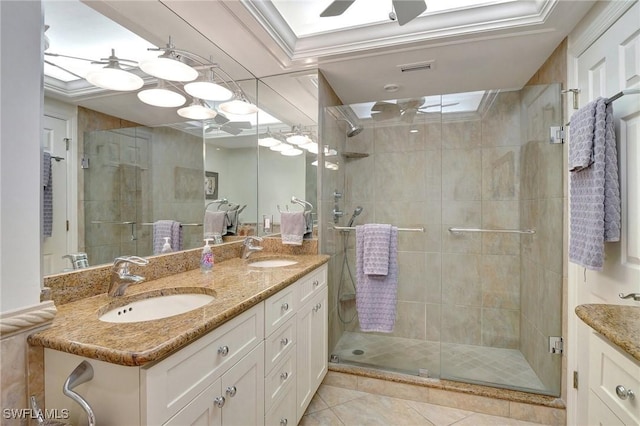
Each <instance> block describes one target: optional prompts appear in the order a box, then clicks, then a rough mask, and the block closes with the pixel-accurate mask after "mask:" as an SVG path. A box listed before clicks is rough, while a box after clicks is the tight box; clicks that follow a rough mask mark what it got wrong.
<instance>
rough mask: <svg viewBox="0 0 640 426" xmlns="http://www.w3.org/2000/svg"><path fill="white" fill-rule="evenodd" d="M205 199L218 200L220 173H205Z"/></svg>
mask: <svg viewBox="0 0 640 426" xmlns="http://www.w3.org/2000/svg"><path fill="white" fill-rule="evenodd" d="M204 197H205V199H207V200H217V199H218V172H207V171H205V172H204Z"/></svg>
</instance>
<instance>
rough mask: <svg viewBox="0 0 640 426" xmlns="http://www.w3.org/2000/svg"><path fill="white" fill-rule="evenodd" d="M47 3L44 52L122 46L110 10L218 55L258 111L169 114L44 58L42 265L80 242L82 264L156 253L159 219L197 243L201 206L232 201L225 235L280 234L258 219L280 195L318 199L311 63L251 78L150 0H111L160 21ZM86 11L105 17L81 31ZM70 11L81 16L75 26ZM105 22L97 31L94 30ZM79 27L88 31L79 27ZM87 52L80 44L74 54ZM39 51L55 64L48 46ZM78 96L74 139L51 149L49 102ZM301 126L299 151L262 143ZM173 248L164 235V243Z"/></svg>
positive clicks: (130, 26) (150, 39)
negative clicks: (96, 43) (48, 215)
mask: <svg viewBox="0 0 640 426" xmlns="http://www.w3.org/2000/svg"><path fill="white" fill-rule="evenodd" d="M43 3H44V9H45V24H46V25H48V26H49V28H48V29H47V31H46V33H45V34H46V35H47V38H48V43H49V48H48V50H47V51H48V52H55V53H59V54H65V55H73V52H75V50H74V44H76V43H77V42H78V41H79V40H87V41H88V42H89V41H90V39H91V38H94V37H95V38H96V39H101V41H102V47H100V48H99V49H103V48H106V47H105V46H111V47H113V46H114V45H115V46H116V52H118V49H119V46H123V49H124V45H123V42H122V41H121V40H120V39H118V38H117V37H116V38H113V39H109V37H111V36H113V33H112V31H113V29H106V28H107V27H108V25H107V23H108V24H109V25H111V24H115V22H114V21H115V20H117V21H118V23H117V24H115V25H116V26H117V27H120V29H119V30H122V29H123V30H124V31H125V32H131V33H133V34H134V35H136V34H140V35H143V36H144V39H143V42H146V43H147V44H148V45H149V46H162V45H164V44H166V39H167V38H168V37H169V35H172V36H173V37H174V41H175V43H176V45H177V44H178V43H180V47H181V48H183V49H186V50H189V51H193V52H196V53H197V54H199V55H201V56H203V57H210V56H212V57H215V60H216V62H217V63H219V64H220V66H221V67H224V68H225V71H226V72H228V73H229V74H230V75H232V76H233V79H234V80H233V82H234V83H233V84H237V85H238V86H239V87H240V88H241V90H242V91H243V92H244V94H245V95H246V97H247V98H248V99H249V100H250V101H251V102H253V103H254V104H255V105H257V106H258V107H259V111H258V112H257V113H253V114H248V115H241V116H240V115H238V116H235V115H232V114H227V113H225V114H224V119H223V120H220V117H218V120H216V119H215V118H213V119H207V120H189V119H184V118H182V117H180V116H178V115H177V114H176V111H177V109H178V108H157V107H151V106H148V105H146V104H143V103H141V102H140V101H139V100H138V99H137V96H136V92H105V91H102V90H95V89H96V88H95V87H92V86H91V85H89V84H88V83H87V82H86V81H84V80H83V79H80V78H78V75H79V76H82V75H84V74H83V73H86V72H87V71H86V70H83V69H79V68H74V65H70V62H67V63H64V64H63V65H60V66H56V65H49V64H47V65H46V66H45V74H46V76H45V111H49V113H46V116H45V129H44V137H43V140H44V143H43V148H44V150H45V151H49V152H50V153H51V155H52V156H53V157H55V158H54V160H51V169H50V170H51V174H52V178H53V191H54V193H53V200H54V201H53V203H54V209H56V208H57V210H55V211H54V215H53V222H54V223H53V232H52V235H51V237H46V238H44V239H43V249H42V252H43V256H44V261H43V265H44V271H45V275H50V274H56V273H60V272H65V271H68V270H71V269H73V268H74V267H79V266H83V265H82V262H78V263H75V264H74V262H73V260H74V258H72V257H71V258H70V257H65V256H67V255H74V254H77V253H86V254H87V260H88V261H87V262H86V264H88V265H89V266H95V265H100V264H106V263H111V262H113V259H114V258H115V257H117V256H121V255H126V254H135V255H139V256H149V255H153V254H154V251H157V247H155V250H154V243H153V236H154V232H156V230H157V228H156V226H155V225H157V224H158V221H161V220H163V221H175V222H178V223H180V224H181V225H182V226H181V236H180V238H181V243H180V246H179V247H180V248H181V249H191V248H195V247H199V246H201V245H202V239H203V233H204V228H203V223H204V213H205V211H206V210H207V209H210V210H216V211H218V210H224V209H229V208H235V209H236V212H237V224H238V226H237V227H236V228H234V229H232V230H230V232H228V233H227V235H225V236H224V237H223V239H224V241H229V240H234V239H237V238H242V237H243V236H244V235H251V234H256V235H268V234H273V233H277V230H278V229H277V226H272V227H270V228H268V229H266V230H265V229H264V228H263V224H264V220H263V219H264V218H265V217H273V221H274V222H275V223H276V224H277V222H278V206H280V208H282V209H292V210H293V209H297V208H301V207H299V206H298V205H296V204H293V203H291V199H292V197H297V198H299V199H301V200H308V201H309V202H310V203H311V204H315V191H316V190H315V185H316V171H317V169H316V166H315V165H313V164H312V163H313V161H314V159H315V154H314V145H313V143H315V144H316V145H315V147H317V134H316V129H317V86H316V85H315V83H316V81H317V80H316V73H315V72H308V73H297V74H291V75H288V74H285V75H280V76H274V77H268V78H264V79H261V80H258V79H256V78H253V76H252V75H251V74H250V73H249V72H248V71H247V70H245V69H244V68H243V67H242V66H241V65H240V64H238V63H237V62H235V61H234V60H233V58H230V57H228V56H227V55H226V54H225V53H224V52H222V51H221V50H220V49H218V48H217V47H216V46H215V45H214V44H212V43H211V42H210V41H209V40H207V39H205V38H204V37H202V35H201V34H199V33H198V32H197V31H194V30H193V29H192V28H191V27H190V26H189V25H188V24H186V23H185V22H183V21H182V20H180V19H176V17H175V16H172V14H171V13H170V12H167V10H166V9H165V8H162V7H161V5H159V4H157V3H156V2H116V3H114V4H116V5H118V7H122V8H124V9H126V8H132V7H133V8H138V9H139V8H143V9H144V12H145V13H146V14H147V16H153V17H154V18H155V23H156V24H155V25H153V26H150V27H143V24H141V23H139V22H133V21H131V20H129V19H128V18H123V17H126V16H136V14H133V11H130V10H120V11H118V13H114V11H113V10H108V11H104V10H100V11H99V12H102V13H97V12H98V11H96V10H93V9H91V8H90V7H88V6H87V5H85V4H83V3H80V2H78V1H64V2H59V1H48V0H46V1H44V2H43ZM137 12H140V10H138V11H137ZM105 14H106V15H109V16H111V18H113V19H109V18H107V17H106V16H105ZM94 15H98V17H96V16H94ZM90 16H91V17H90ZM71 17H73V19H72V18H71ZM114 17H115V18H114ZM116 18H117V19H116ZM91 19H102V20H101V21H99V22H100V24H99V25H98V24H95V25H93V26H92V30H91V31H87V28H88V26H91V22H93V21H90V20H91ZM74 22H76V23H78V22H82V23H83V25H78V27H77V28H76V27H74ZM105 22H106V23H105ZM103 28H105V30H104V31H105V33H101V30H102V29H103ZM82 31H85V33H86V34H84V35H81V34H82V33H81V32H82ZM140 38H142V37H140ZM124 44H128V43H124ZM145 49H146V48H145ZM93 53H94V54H95V56H91V57H92V58H94V57H95V58H100V57H103V56H104V55H103V54H102V52H99V53H98V52H93ZM107 53H108V52H107ZM90 55H91V53H86V52H85V53H84V54H80V55H78V56H90ZM128 55H129V54H128V53H126V54H123V57H125V56H128ZM155 55H157V53H155ZM44 59H45V61H46V62H52V63H54V64H60V62H55V58H54V57H47V56H45V58H44ZM61 68H65V69H69V68H71V71H72V72H74V73H75V74H77V75H76V76H74V75H73V74H70V73H66V74H65V71H63V70H61ZM80 68H81V67H80ZM56 71H60V72H59V73H57V74H56ZM155 84H157V82H156V81H155V80H149V79H148V78H145V86H144V87H143V89H145V88H149V87H153V86H154V85H155ZM141 90H142V89H141ZM178 90H179V88H178ZM208 105H209V106H210V107H211V108H213V109H217V108H218V106H219V105H218V103H216V102H208ZM61 106H62V108H61ZM76 106H77V107H78V110H77V111H78V112H77V121H76V122H74V125H76V126H77V133H75V136H76V139H77V140H76V141H71V149H70V150H68V151H67V150H66V149H65V147H64V146H62V147H57V148H56V145H61V144H60V143H58V142H55V141H54V139H55V138H56V132H57V136H60V134H63V133H65V132H66V134H68V133H69V129H68V125H69V121H67V122H57V121H60V120H58V118H59V117H57V114H56V113H55V112H54V113H51V111H58V110H61V109H64V107H76ZM221 115H222V114H221ZM298 134H299V135H302V136H305V137H307V138H308V139H309V142H311V143H312V144H311V145H309V144H307V147H306V149H304V148H300V147H296V145H291V144H290V145H291V146H290V148H292V149H293V148H300V149H299V150H300V151H302V152H301V153H299V154H297V155H283V154H281V153H280V152H282V151H274V150H271V149H270V148H271V147H262V146H260V145H258V142H259V140H260V139H265V138H266V136H267V135H270V136H273V137H274V138H275V139H277V140H279V141H280V142H281V144H283V145H284V144H285V143H286V139H287V138H288V137H290V136H293V135H298ZM58 139H60V140H63V138H58ZM62 145H64V144H62ZM316 152H317V151H316ZM289 154H290V153H289ZM56 158H57V159H58V161H56ZM45 167H46V165H45ZM220 200H225V201H224V203H222V202H220ZM314 207H315V206H314ZM71 210H72V211H71ZM70 218H71V219H72V220H70ZM67 226H68V228H69V231H67V230H66V228H67ZM176 248H177V247H176V244H175V242H173V241H172V249H173V250H175V249H176Z"/></svg>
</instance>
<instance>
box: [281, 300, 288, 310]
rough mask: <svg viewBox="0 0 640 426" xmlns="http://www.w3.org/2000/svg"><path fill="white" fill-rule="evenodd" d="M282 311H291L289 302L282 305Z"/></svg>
mask: <svg viewBox="0 0 640 426" xmlns="http://www.w3.org/2000/svg"><path fill="white" fill-rule="evenodd" d="M282 310H283V311H287V310H289V304H288V303H287V302H284V303H283V304H282Z"/></svg>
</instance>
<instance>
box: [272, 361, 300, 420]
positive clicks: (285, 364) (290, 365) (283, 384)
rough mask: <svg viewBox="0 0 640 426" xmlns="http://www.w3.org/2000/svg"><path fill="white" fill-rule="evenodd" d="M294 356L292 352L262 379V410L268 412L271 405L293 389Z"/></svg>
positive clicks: (294, 374) (294, 378)
mask: <svg viewBox="0 0 640 426" xmlns="http://www.w3.org/2000/svg"><path fill="white" fill-rule="evenodd" d="M295 376H296V356H295V353H294V352H293V351H290V352H289V354H288V355H287V356H286V357H285V358H284V359H282V360H281V361H280V363H279V364H278V365H276V366H275V367H274V369H273V370H272V371H271V373H269V374H268V375H267V376H266V377H265V378H264V409H265V411H269V409H270V408H271V406H272V405H273V403H274V402H275V401H276V400H277V399H278V398H279V397H280V395H282V394H283V393H284V392H286V391H287V390H288V388H289V387H293V383H295V381H296V377H295Z"/></svg>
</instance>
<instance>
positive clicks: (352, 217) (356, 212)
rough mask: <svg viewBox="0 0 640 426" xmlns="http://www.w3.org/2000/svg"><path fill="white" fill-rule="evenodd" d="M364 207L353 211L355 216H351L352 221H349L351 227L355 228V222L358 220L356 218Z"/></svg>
mask: <svg viewBox="0 0 640 426" xmlns="http://www.w3.org/2000/svg"><path fill="white" fill-rule="evenodd" d="M362 210H363V209H362V207H360V206H358V207H356V209H355V210H354V211H353V214H352V215H351V219H349V225H347V226H349V227H351V226H353V222H355V220H356V216H359V215H360V213H362Z"/></svg>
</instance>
